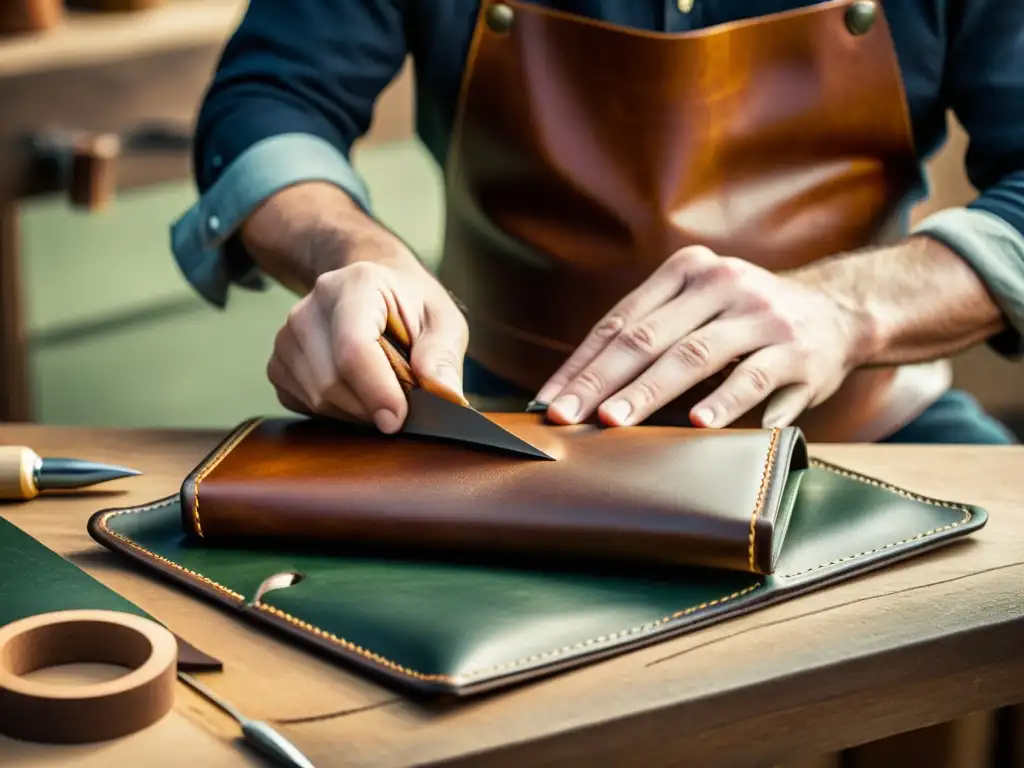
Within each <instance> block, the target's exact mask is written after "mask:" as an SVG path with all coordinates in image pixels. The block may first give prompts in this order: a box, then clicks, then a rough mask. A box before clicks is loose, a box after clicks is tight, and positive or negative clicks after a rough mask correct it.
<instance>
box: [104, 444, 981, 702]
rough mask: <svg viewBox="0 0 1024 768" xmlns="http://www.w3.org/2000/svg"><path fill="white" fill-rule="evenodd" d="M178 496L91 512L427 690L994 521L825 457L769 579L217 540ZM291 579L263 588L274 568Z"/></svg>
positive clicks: (192, 579)
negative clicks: (196, 527)
mask: <svg viewBox="0 0 1024 768" xmlns="http://www.w3.org/2000/svg"><path fill="white" fill-rule="evenodd" d="M181 515H182V509H181V505H180V499H179V498H178V497H172V498H168V499H164V500H162V501H159V502H156V503H154V504H151V505H147V506H143V507H129V508H123V509H111V510H105V511H101V512H98V513H96V514H95V515H94V516H93V517H92V519H91V520H90V522H89V531H90V534H91V535H92V536H93V538H95V539H96V540H97V541H99V542H100V543H101V544H103V545H104V546H106V547H108V548H110V549H112V550H113V551H116V552H119V553H121V554H122V555H125V556H127V557H129V558H131V559H133V560H136V561H138V562H140V563H142V564H143V565H145V566H147V567H149V568H150V569H151V570H153V571H155V572H157V573H159V574H160V575H161V576H163V577H165V578H168V579H170V580H172V581H174V582H176V583H178V584H181V585H184V586H186V587H188V588H190V589H192V590H194V591H196V592H198V593H200V594H203V595H204V596H206V597H208V598H210V599H213V600H216V601H217V602H219V603H221V604H222V605H225V606H228V607H229V608H230V609H231V610H232V611H233V612H235V613H237V614H241V615H243V616H246V617H249V618H251V619H252V620H254V621H255V622H257V623H259V624H262V625H264V626H267V627H273V628H276V629H278V630H280V631H283V632H285V633H286V634H288V635H290V636H291V637H294V638H295V639H297V640H299V641H302V642H305V643H307V644H309V645H311V646H316V647H319V648H320V649H322V650H325V651H327V652H328V653H330V654H332V655H334V656H336V657H337V658H339V659H342V660H345V661H347V662H350V663H352V664H354V665H356V666H358V667H360V668H362V669H364V670H365V671H367V672H370V673H372V674H375V675H378V676H382V677H383V678H386V679H388V680H390V681H392V682H395V683H398V684H399V685H402V686H404V687H406V689H407V690H410V691H415V692H418V693H431V694H437V693H445V694H454V695H458V696H467V695H472V694H474V693H478V692H482V691H485V690H490V689H495V688H500V687H503V686H507V685H510V684H513V683H516V682H519V681H523V680H528V679H531V678H535V677H538V676H542V675H546V674H551V673H554V672H557V671H560V670H565V669H569V668H573V667H578V666H580V665H583V664H587V663H591V662H594V661H596V660H598V659H601V658H605V657H608V656H611V655H617V654H620V653H623V652H626V651H628V650H632V649H635V648H639V647H642V646H645V645H649V644H652V643H656V642H660V641H663V640H665V639H668V638H670V637H674V636H677V635H679V634H682V633H685V632H690V631H694V630H697V629H699V628H701V627H704V626H708V625H710V624H715V623H718V622H721V621H724V620H727V619H729V618H732V617H735V616H740V615H743V614H746V613H750V612H752V611H755V610H759V609H761V608H764V607H766V606H769V605H772V604H774V603H777V602H780V601H784V600H788V599H791V598H793V597H796V596H798V595H800V594H802V593H805V592H808V591H812V590H816V589H821V588H824V587H826V586H828V585H830V584H833V583H836V582H839V581H842V580H845V579H849V578H851V577H853V576H856V575H859V574H862V573H865V572H868V571H872V570H876V569H878V568H882V567H884V566H887V565H891V564H892V563H894V562H896V561H899V560H902V559H905V558H907V557H911V556H913V555H916V554H919V553H921V552H924V551H926V550H930V549H933V548H935V547H938V546H941V545H944V544H947V543H950V542H951V541H953V540H954V539H957V538H959V537H963V536H965V535H967V534H969V533H971V532H973V531H976V530H978V529H979V528H981V527H982V526H984V525H985V522H986V520H987V514H986V512H985V511H984V510H982V509H979V508H977V507H972V506H967V505H961V504H956V503H952V502H947V501H940V500H935V499H930V498H927V497H924V496H921V495H918V494H914V493H911V492H909V491H907V490H904V489H901V488H897V487H895V486H893V485H890V484H888V483H885V482H883V481H880V480H876V479H873V478H869V477H865V476H863V475H859V474H857V473H855V472H851V471H849V470H845V469H842V468H839V467H835V466H833V465H829V464H825V463H823V462H819V461H811V462H810V466H809V468H808V469H807V470H805V471H803V472H802V473H801V476H800V482H799V486H798V487H797V490H796V492H795V498H794V500H793V507H792V514H791V517H790V521H789V530H788V533H787V535H786V537H785V545H784V546H783V547H782V549H781V552H780V554H779V558H778V563H777V568H776V572H775V574H773V575H770V576H765V575H754V574H746V573H741V572H737V571H727V570H721V569H709V568H686V569H680V568H675V569H659V570H653V569H648V570H637V569H630V568H625V567H622V568H611V567H609V568H606V569H603V570H601V571H593V570H591V571H587V570H581V569H576V570H568V569H562V570H558V569H555V568H553V567H543V568H542V567H534V568H515V567H511V566H505V565H495V564H493V563H491V564H486V565H484V564H479V563H474V562H460V561H452V560H445V561H441V560H429V559H410V558H397V557H395V558H390V559H389V558H383V557H354V556H338V555H337V554H334V555H332V554H328V553H322V552H321V553H313V552H310V551H305V552H303V551H288V550H285V549H278V550H275V551H262V550H258V549H243V548H239V547H231V548H218V547H214V546H211V545H210V544H209V543H208V542H203V543H197V542H196V540H195V539H194V538H190V537H188V536H185V535H184V534H183V532H182V528H181V520H182V517H181ZM281 572H295V573H301V574H302V575H303V578H302V579H301V580H300V581H298V583H296V584H295V585H294V586H291V587H288V588H283V589H277V590H274V591H271V592H268V593H266V594H265V595H264V596H263V598H262V599H261V600H259V601H255V602H252V604H250V601H251V600H252V597H253V595H254V594H255V590H257V589H258V588H259V585H260V584H261V583H262V582H263V580H264V579H266V577H267V576H269V575H272V574H274V573H281Z"/></svg>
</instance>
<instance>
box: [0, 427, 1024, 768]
mask: <svg viewBox="0 0 1024 768" xmlns="http://www.w3.org/2000/svg"><path fill="white" fill-rule="evenodd" d="M219 437H220V436H219V435H218V434H216V433H212V432H206V433H193V432H161V431H139V432H134V431H128V430H96V431H92V430H83V429H59V428H48V427H13V426H11V427H0V442H6V443H8V444H9V443H18V444H26V445H29V446H31V447H32V448H33V449H35V450H36V451H37V452H39V453H41V454H44V455H46V454H49V455H56V454H58V453H59V454H64V455H74V456H81V457H82V458H88V459H94V460H98V461H111V462H115V463H117V462H121V463H130V464H132V465H133V466H137V467H139V468H141V469H143V470H144V471H145V472H146V475H145V476H143V477H140V478H133V479H126V480H122V481H117V482H116V483H114V484H112V485H111V487H110V488H109V489H108V490H107V491H106V493H102V492H100V491H96V492H94V493H90V494H80V495H77V496H61V497H56V496H48V497H40V498H38V499H36V500H35V501H33V502H31V503H29V504H24V505H16V506H11V507H5V508H0V513H2V514H3V515H4V516H5V517H6V518H7V519H8V520H10V521H11V522H13V523H14V524H16V525H19V526H21V527H22V528H24V529H25V530H27V531H28V532H30V533H31V534H33V535H34V536H36V537H37V538H39V539H40V540H41V541H43V543H45V544H47V545H48V546H50V547H52V548H54V549H56V550H57V551H58V552H60V553H62V554H64V555H65V556H68V557H70V559H71V560H72V561H73V562H75V563H76V564H78V565H79V566H81V567H84V568H85V569H87V570H88V571H89V572H91V573H92V574H94V575H95V576H96V577H97V578H99V579H100V580H102V581H104V582H105V583H107V584H109V585H111V586H112V587H114V588H115V589H117V590H118V591H119V592H121V593H122V594H124V595H125V596H126V597H128V598H129V599H131V600H134V601H135V602H137V603H138V604H140V605H142V606H143V607H144V608H146V609H147V610H150V611H152V612H153V613H154V615H156V616H157V617H158V618H160V619H162V620H164V621H166V622H167V623H168V625H169V626H170V628H171V629H172V630H173V631H175V632H177V633H179V634H181V635H182V636H183V637H184V638H186V639H187V640H188V641H189V642H191V643H194V644H195V645H196V646H198V647H199V648H200V649H202V650H204V651H206V652H208V653H212V654H214V655H216V656H218V657H220V658H221V659H223V660H224V663H225V671H224V673H223V674H221V675H211V676H208V677H207V678H206V681H207V682H208V683H209V684H210V685H211V686H212V687H213V688H214V689H216V690H217V691H219V692H221V693H222V694H224V695H225V696H227V697H228V698H229V699H231V700H235V701H240V702H245V705H246V707H247V708H248V710H250V713H251V714H252V715H253V716H256V717H262V718H266V719H269V720H273V721H275V722H276V724H278V725H279V727H280V728H281V730H282V731H283V732H285V733H286V734H287V735H288V737H289V738H291V739H292V740H294V741H295V743H296V744H297V745H298V746H299V747H300V748H301V749H302V750H303V751H304V752H305V753H306V754H307V755H308V756H309V757H310V759H311V760H313V762H314V763H315V764H316V765H318V766H321V767H323V766H332V765H346V766H358V765H374V766H391V765H395V766H398V765H409V764H412V763H416V764H423V763H441V762H443V763H445V764H454V765H463V764H464V765H470V764H473V765H476V764H485V765H488V766H504V765H509V766H512V765H514V766H523V765H530V766H545V765H636V764H643V765H646V766H657V765H683V766H685V765H695V766H719V765H721V766H748V765H749V766H754V765H758V766H765V765H787V764H797V765H799V764H800V763H799V761H802V760H806V758H807V756H813V755H816V754H824V753H828V752H831V751H836V750H841V749H845V748H848V747H853V746H855V745H860V744H865V743H868V742H872V741H875V740H877V739H882V738H886V737H890V736H894V735H896V734H899V733H902V732H906V731H911V730H917V729H926V728H929V727H932V726H936V725H939V724H941V723H946V722H949V721H953V720H956V719H959V718H962V717H967V716H968V715H971V713H974V712H979V711H984V710H990V709H994V708H996V707H1001V706H1004V705H1009V704H1014V703H1019V702H1024V656H1022V655H1021V654H1020V650H1019V649H1020V647H1021V645H1022V643H1024V601H1021V599H1020V584H1021V583H1022V580H1024V554H1022V553H1024V502H1022V499H1021V494H1020V491H1019V488H1020V485H1019V483H1020V480H1019V478H1020V473H1021V470H1022V468H1024V449H1019V448H971V447H919V446H820V447H814V449H813V453H814V454H815V455H818V456H820V457H821V458H823V459H825V460H828V461H832V462H836V463H838V464H841V465H844V466H848V467H850V468H852V469H855V470H858V471H861V472H865V473H867V474H869V475H874V476H877V477H881V478H883V479H885V480H888V481H891V482H894V483H897V484H899V485H903V486H905V487H908V488H910V489H911V490H913V491H917V492H921V493H925V494H930V495H934V496H938V497H940V498H949V499H953V500H959V501H965V502H970V503H976V504H979V505H981V506H984V507H985V508H987V509H988V510H989V512H990V514H991V519H990V522H989V524H988V526H987V527H986V528H985V529H984V530H982V531H981V532H979V533H978V534H977V535H976V536H975V537H973V539H974V540H973V541H967V542H962V543H960V544H956V545H953V546H951V547H948V548H946V549H943V550H940V551H936V552H934V553H931V554H929V555H926V556H923V557H919V558H915V559H914V560H911V561H907V562H905V563H903V564H900V565H897V566H893V567H891V568H888V569H886V570H884V571H881V572H878V573H875V574H872V575H868V576H864V577H861V578H858V579H856V580H854V581H850V582H847V583H844V584H841V585H837V586H835V587H832V588H829V589H825V590H822V591H820V592H817V593H814V594H811V595H807V596H805V597H803V598H800V599H798V600H794V601H791V602H789V603H785V604H781V605H777V606H774V607H771V608H768V609H765V610H763V611H760V612H758V613H756V614H753V615H750V616H745V617H741V618H738V619H735V620H732V621H728V622H725V623H723V624H721V625H718V626H715V627H711V628H708V629H706V630H702V631H700V632H697V633H693V634H691V635H687V636H684V637H680V638H678V639H675V640H671V641H668V642H665V643H662V644H659V645H657V646H654V647H651V648H647V649H644V650H641V651H637V652H635V653H631V654H628V655H625V656H621V657H618V658H615V659H611V660H609V661H606V662H603V663H600V664H596V665H593V666H590V667H587V668H584V669H581V670H578V671H575V672H571V673H569V674H565V675H561V676H558V677H554V678H550V679H547V680H543V681H540V682H537V683H535V684H532V685H528V686H523V687H520V688H516V689H513V690H510V691H506V692H503V693H501V694H498V695H494V696H488V697H483V698H480V699H474V700H470V701H468V702H465V703H463V704H461V705H453V706H447V707H445V706H435V707H432V708H426V707H423V706H421V705H416V704H414V703H413V702H411V701H407V700H405V699H404V698H402V697H400V696H398V695H396V694H395V692H394V691H393V690H385V689H383V688H381V687H379V686H377V685H376V684H375V683H372V682H370V681H369V680H367V679H364V678H362V677H360V676H358V675H356V674H354V673H352V672H350V671H349V670H348V669H347V668H345V667H344V666H342V665H340V664H335V663H329V662H326V661H323V660H321V659H319V658H317V657H314V656H312V655H310V654H307V653H305V652H303V651H302V650H300V649H299V648H297V647H292V646H290V645H288V644H287V643H285V642H282V641H281V640H280V639H278V638H277V637H275V636H272V635H269V634H266V633H264V632H263V631H261V630H259V629H257V628H254V627H252V626H249V625H246V624H244V623H242V622H238V621H236V620H234V619H233V618H232V617H231V616H230V615H229V613H228V612H226V611H224V610H221V609H217V608H214V607H212V606H211V605H209V604H207V603H205V602H202V601H200V600H197V599H195V598H194V597H192V596H190V595H188V594H186V593H184V592H183V591H181V590H179V589H177V588H174V587H171V586H168V585H167V584H165V583H163V582H160V581H157V580H156V579H154V578H153V576H152V575H150V574H148V573H145V572H142V571H140V570H138V569H137V568H135V567H130V566H128V565H127V564H126V563H124V562H123V561H121V560H119V559H118V558H116V557H115V556H113V555H111V554H108V553H106V551H105V550H102V549H101V548H99V547H98V546H97V545H95V544H94V543H93V542H92V541H91V539H89V537H88V536H87V534H86V532H85V521H86V520H87V519H88V517H89V515H90V514H91V513H92V512H93V511H95V510H97V509H99V508H101V507H108V506H120V505H123V504H129V503H138V502H142V501H148V500H151V499H154V498H156V497H160V496H164V495H167V494H171V493H174V492H175V491H176V490H177V488H178V486H179V484H180V482H181V480H182V479H183V478H184V476H185V475H186V474H187V472H188V471H189V470H190V469H191V468H192V467H193V466H194V465H195V464H196V463H197V462H198V461H199V460H200V459H201V458H202V456H203V455H205V453H206V452H207V451H208V450H209V449H210V448H212V447H213V446H214V444H215V443H216V441H217V440H218V438H219ZM179 712H182V713H183V714H185V715H187V716H188V717H191V718H195V720H196V722H197V723H200V724H202V725H203V727H204V728H205V729H209V731H210V732H211V733H221V734H223V733H227V732H229V731H230V729H229V727H228V726H226V725H224V724H223V723H222V721H221V720H220V719H218V717H219V716H217V715H216V713H214V712H212V710H210V709H208V708H203V707H201V706H200V707H198V708H197V709H196V710H194V711H193V710H187V711H185V710H182V709H180V708H179ZM113 748H114V747H111V749H113ZM110 754H111V755H114V754H115V753H114V752H113V751H112V752H111V753H110ZM126 754H127V753H126ZM922 768H925V766H922Z"/></svg>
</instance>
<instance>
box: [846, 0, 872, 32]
mask: <svg viewBox="0 0 1024 768" xmlns="http://www.w3.org/2000/svg"><path fill="white" fill-rule="evenodd" d="M877 17H878V6H877V5H876V4H875V2H874V0H855V2H854V3H853V4H852V5H851V6H850V7H849V8H847V9H846V28H847V29H848V30H850V34H851V35H864V34H867V32H868V31H869V30H870V29H871V28H872V27H873V26H875V19H876V18H877Z"/></svg>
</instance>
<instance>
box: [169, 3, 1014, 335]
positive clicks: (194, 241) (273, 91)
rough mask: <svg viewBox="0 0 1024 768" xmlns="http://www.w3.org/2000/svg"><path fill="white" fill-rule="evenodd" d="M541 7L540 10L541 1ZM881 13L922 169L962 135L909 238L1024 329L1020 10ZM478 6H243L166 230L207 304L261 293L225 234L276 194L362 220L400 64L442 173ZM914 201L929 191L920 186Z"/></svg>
mask: <svg viewBox="0 0 1024 768" xmlns="http://www.w3.org/2000/svg"><path fill="white" fill-rule="evenodd" d="M535 2H538V3H540V2H542V0H535ZM543 4H544V5H547V6H550V7H553V8H557V9H559V10H561V11H565V12H569V13H575V14H580V15H583V16H588V17H592V18H597V19H602V20H605V21H609V22H612V23H617V24H621V25H624V26H629V27H635V28H642V29H645V30H656V31H663V32H683V31H687V30H694V29H702V28H708V27H713V26H715V25H718V24H722V23H725V22H731V21H735V20H737V19H742V18H749V17H756V16H761V15H766V14H771V13H775V12H779V11H785V10H791V9H794V8H799V7H803V6H808V5H815V4H816V3H815V2H812V1H810V0H695V2H694V3H693V5H692V8H690V9H689V10H681V7H682V8H685V7H686V6H687V5H688V3H684V2H681V0H680V2H679V5H677V0H546V1H545V2H543ZM884 8H885V13H886V16H887V18H888V20H889V25H890V28H891V30H892V36H893V42H894V45H895V48H896V53H897V57H898V60H899V64H900V68H901V71H902V75H903V81H904V85H905V88H906V95H907V102H908V105H909V109H910V114H911V118H912V122H913V129H914V138H915V141H916V148H917V152H918V155H919V157H920V159H921V161H922V163H923V161H924V160H926V159H927V158H928V157H929V156H930V155H931V154H933V153H934V152H935V151H936V150H937V149H938V148H939V147H940V146H941V145H942V143H943V142H944V140H945V138H946V112H947V110H949V109H952V110H953V111H954V112H955V114H956V116H957V117H958V119H959V120H960V122H961V124H962V125H963V126H964V128H965V129H966V130H967V132H968V134H969V136H970V147H969V151H968V153H967V172H968V176H969V178H970V180H971V182H972V183H973V184H974V185H975V187H976V188H977V189H978V190H979V192H980V193H979V195H978V197H977V199H976V200H974V201H973V202H971V203H970V204H969V205H968V206H967V207H966V208H962V209H952V210H948V211H942V212H939V213H938V214H935V215H933V216H932V217H931V219H930V220H928V221H926V222H924V223H923V224H922V225H921V226H920V227H919V228H918V229H919V230H921V231H924V232H926V233H928V234H930V235H932V236H935V237H937V238H939V239H941V240H943V241H944V242H946V243H947V244H948V245H949V246H950V247H952V248H953V249H954V250H956V251H957V252H958V253H960V254H961V255H962V256H963V257H964V258H965V259H967V260H968V261H969V262H970V263H971V264H972V266H974V267H975V269H976V270H977V271H978V273H979V275H980V276H981V277H982V279H983V280H984V281H985V282H986V284H987V285H988V286H989V287H990V289H991V290H992V293H993V295H994V296H995V297H996V299H997V301H998V302H999V304H1000V306H1001V307H1002V308H1003V310H1004V312H1005V313H1006V315H1007V317H1008V319H1009V320H1010V323H1011V325H1013V326H1015V327H1016V328H1017V329H1018V330H1024V2H1021V0H887V1H886V2H884ZM478 10H479V0H301V2H282V1H281V0H251V1H250V3H249V7H248V11H247V12H246V14H245V17H244V19H243V21H242V22H241V25H240V26H239V28H238V30H237V31H236V33H235V34H234V35H233V36H232V37H231V39H230V40H229V42H228V44H227V46H226V48H225V50H224V53H223V57H222V59H221V61H220V64H219V66H218V68H217V71H216V74H215V76H214V79H213V82H212V85H211V87H210V89H209V91H208V93H207V96H206V98H205V101H204V103H203V105H202V109H201V112H200V116H199V121H198V127H197V134H196V143H195V152H194V169H195V177H196V182H197V185H198V187H199V191H200V193H201V199H200V201H199V202H198V203H197V205H196V206H195V207H194V208H193V209H192V210H190V211H189V212H188V213H187V214H185V216H183V218H182V219H181V220H180V221H179V222H177V224H176V225H175V228H174V235H173V245H174V251H175V255H176V257H177V259H178V261H179V264H181V266H182V268H183V270H184V271H185V273H186V275H187V276H188V277H189V279H190V280H191V281H192V283H193V284H194V285H195V286H196V288H197V289H198V290H200V292H202V293H203V294H204V295H205V296H207V298H209V299H210V300H211V301H214V302H215V303H218V304H223V303H224V301H225V300H226V292H227V286H228V284H230V283H231V282H236V283H241V284H243V285H248V286H250V287H255V286H256V285H258V279H257V278H256V276H255V275H254V271H253V270H252V265H251V263H250V262H249V261H248V259H247V257H246V255H245V254H244V252H243V251H242V250H241V248H240V246H239V245H238V242H237V238H234V237H233V235H234V233H235V231H236V229H237V227H238V226H240V224H241V222H242V221H244V219H245V217H246V216H247V215H248V213H249V212H251V211H252V210H253V209H255V207H256V206H258V205H259V203H260V202H262V201H263V200H264V199H266V198H267V197H269V196H270V195H271V194H273V193H274V192H275V191H277V190H279V189H281V188H283V187H285V186H288V185H290V184H294V183H296V182H298V181H302V180H314V179H316V180H326V181H332V182H334V183H336V184H337V185H338V186H340V187H342V188H343V189H345V190H346V191H347V192H348V193H349V194H350V195H351V196H352V197H353V198H354V199H355V200H356V201H357V202H359V203H360V204H361V205H363V207H364V208H366V209H367V210H368V211H370V212H371V213H372V206H371V204H370V200H369V196H368V194H367V190H366V189H365V187H364V185H363V184H362V180H361V179H360V178H359V177H358V175H357V174H356V173H355V171H353V170H352V167H351V165H350V164H349V163H348V157H349V152H350V149H351V147H352V145H353V143H354V142H355V141H356V140H357V139H358V138H360V137H361V136H362V135H363V134H364V133H365V132H366V131H367V129H368V127H369V125H370V121H371V117H372V114H373V107H374V103H375V101H376V99H377V97H378V96H379V95H380V93H381V91H382V90H383V89H384V88H385V87H386V86H387V85H388V84H389V83H390V82H391V80H392V79H393V78H394V77H395V75H396V74H397V72H398V71H399V69H400V68H401V67H402V65H403V62H404V61H405V59H406V57H407V56H409V55H411V56H412V58H413V61H414V64H415V73H416V128H417V132H418V134H419V136H420V138H421V139H422V140H423V142H424V144H425V145H426V147H427V148H428V150H429V151H430V153H431V154H432V155H433V156H434V158H435V159H436V160H437V162H438V163H441V164H443V162H444V158H445V156H446V150H447V146H448V141H449V137H450V134H451V130H452V123H453V118H454V113H455V106H456V100H457V98H458V91H459V86H460V82H461V78H462V70H463V66H464V63H465V61H466V56H467V51H468V47H469V42H470V38H471V35H472V31H473V27H474V24H475V22H476V18H477V14H478ZM920 192H921V194H922V195H923V194H924V192H925V190H924V189H923V187H922V189H921V190H920Z"/></svg>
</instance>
